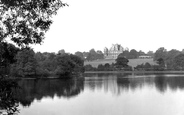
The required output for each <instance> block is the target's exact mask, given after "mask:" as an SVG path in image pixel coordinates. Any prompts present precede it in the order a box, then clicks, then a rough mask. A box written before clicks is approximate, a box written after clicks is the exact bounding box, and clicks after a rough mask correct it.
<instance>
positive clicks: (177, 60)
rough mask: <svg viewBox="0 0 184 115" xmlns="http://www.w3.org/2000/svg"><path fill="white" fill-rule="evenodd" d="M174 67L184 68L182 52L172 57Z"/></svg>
mask: <svg viewBox="0 0 184 115" xmlns="http://www.w3.org/2000/svg"><path fill="white" fill-rule="evenodd" d="M174 63H175V67H176V68H177V69H182V70H183V69H184V54H179V55H177V56H176V57H175V58H174Z"/></svg>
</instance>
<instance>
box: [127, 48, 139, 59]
mask: <svg viewBox="0 0 184 115" xmlns="http://www.w3.org/2000/svg"><path fill="white" fill-rule="evenodd" d="M137 57H138V53H137V51H136V50H135V49H132V50H130V53H129V55H128V57H127V58H128V59H136V58H137Z"/></svg>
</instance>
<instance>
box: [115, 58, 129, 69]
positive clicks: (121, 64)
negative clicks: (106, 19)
mask: <svg viewBox="0 0 184 115" xmlns="http://www.w3.org/2000/svg"><path fill="white" fill-rule="evenodd" d="M128 62H129V60H128V59H126V58H125V57H118V58H117V59H116V63H115V65H116V67H117V68H125V67H128Z"/></svg>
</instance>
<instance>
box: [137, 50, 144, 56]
mask: <svg viewBox="0 0 184 115" xmlns="http://www.w3.org/2000/svg"><path fill="white" fill-rule="evenodd" d="M137 53H138V56H141V55H145V53H144V52H143V51H142V50H140V51H139V52H137Z"/></svg>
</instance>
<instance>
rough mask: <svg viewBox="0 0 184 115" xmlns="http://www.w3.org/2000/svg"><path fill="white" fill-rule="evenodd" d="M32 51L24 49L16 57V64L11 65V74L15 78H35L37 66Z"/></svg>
mask: <svg viewBox="0 0 184 115" xmlns="http://www.w3.org/2000/svg"><path fill="white" fill-rule="evenodd" d="M34 55H35V53H34V51H33V50H32V49H29V48H24V49H22V50H21V51H19V52H18V53H17V55H16V60H17V61H16V63H15V64H13V65H12V70H11V74H12V75H15V76H21V77H26V76H35V75H36V68H37V66H38V64H37V61H36V59H35V57H34Z"/></svg>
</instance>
